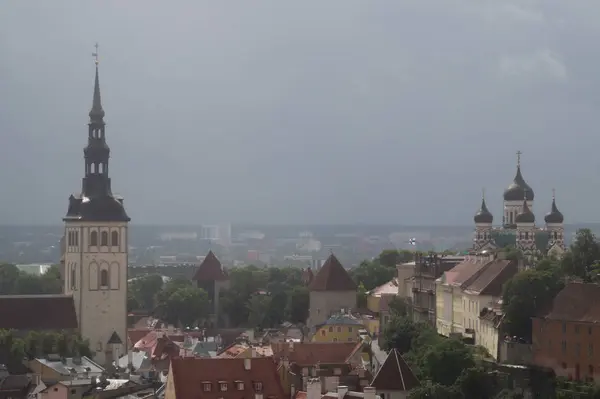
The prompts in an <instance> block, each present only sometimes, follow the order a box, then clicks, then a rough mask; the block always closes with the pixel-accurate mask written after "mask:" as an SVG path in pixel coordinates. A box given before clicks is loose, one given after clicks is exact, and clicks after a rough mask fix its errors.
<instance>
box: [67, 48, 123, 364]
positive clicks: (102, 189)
mask: <svg viewBox="0 0 600 399" xmlns="http://www.w3.org/2000/svg"><path fill="white" fill-rule="evenodd" d="M89 117H90V121H89V124H88V142H87V146H86V147H85V148H84V150H83V155H84V177H83V180H82V187H81V194H79V195H77V196H74V195H71V196H70V197H69V208H68V211H67V215H66V216H65V217H64V219H63V220H64V222H65V237H66V245H65V253H64V292H65V294H70V295H73V301H74V303H75V309H76V312H77V318H78V321H79V330H80V333H81V335H82V337H83V338H84V339H88V340H89V342H90V349H91V351H92V353H93V354H94V358H95V360H96V361H98V362H99V363H104V364H108V363H110V362H111V361H112V360H114V359H116V358H117V357H120V356H122V355H124V354H125V353H126V351H127V346H126V340H127V264H128V256H127V249H128V243H127V228H128V223H129V220H130V219H129V217H128V216H127V213H126V212H125V208H124V207H123V199H121V198H117V197H115V196H114V195H113V193H112V190H111V185H110V177H109V176H108V160H109V156H110V149H109V147H108V145H107V143H106V136H105V123H104V110H103V109H102V102H101V98H100V82H99V78H98V58H97V53H96V78H95V83H94V96H93V102H92V109H91V111H90V113H89Z"/></svg>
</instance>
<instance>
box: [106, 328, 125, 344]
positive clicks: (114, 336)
mask: <svg viewBox="0 0 600 399" xmlns="http://www.w3.org/2000/svg"><path fill="white" fill-rule="evenodd" d="M107 344H108V345H113V344H117V345H121V344H123V341H122V340H121V337H119V334H117V332H116V331H113V333H112V335H111V336H110V338H109V339H108V342H107Z"/></svg>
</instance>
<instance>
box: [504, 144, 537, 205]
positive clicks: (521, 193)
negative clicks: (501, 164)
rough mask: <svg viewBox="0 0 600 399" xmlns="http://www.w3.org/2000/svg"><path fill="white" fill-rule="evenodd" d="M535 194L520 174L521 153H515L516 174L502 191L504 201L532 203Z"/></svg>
mask: <svg viewBox="0 0 600 399" xmlns="http://www.w3.org/2000/svg"><path fill="white" fill-rule="evenodd" d="M534 197H535V194H534V192H533V189H532V188H531V187H530V186H529V185H528V184H527V183H526V182H525V179H524V178H523V175H522V174H521V152H520V151H519V152H517V174H516V175H515V178H514V179H513V182H512V183H511V184H510V185H509V186H508V187H507V188H506V190H504V201H521V200H522V199H523V198H525V199H527V201H533V199H534Z"/></svg>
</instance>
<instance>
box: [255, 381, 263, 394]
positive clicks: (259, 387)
mask: <svg viewBox="0 0 600 399" xmlns="http://www.w3.org/2000/svg"><path fill="white" fill-rule="evenodd" d="M262 389H263V386H262V382H255V383H254V390H255V391H256V392H262Z"/></svg>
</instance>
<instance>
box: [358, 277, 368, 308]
mask: <svg viewBox="0 0 600 399" xmlns="http://www.w3.org/2000/svg"><path fill="white" fill-rule="evenodd" d="M368 297H369V294H368V292H367V290H366V288H365V286H364V284H363V283H360V284H358V289H357V290H356V305H357V306H358V308H359V309H364V308H366V307H367V298H368Z"/></svg>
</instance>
